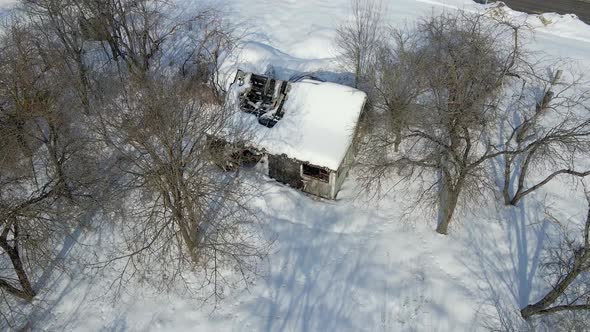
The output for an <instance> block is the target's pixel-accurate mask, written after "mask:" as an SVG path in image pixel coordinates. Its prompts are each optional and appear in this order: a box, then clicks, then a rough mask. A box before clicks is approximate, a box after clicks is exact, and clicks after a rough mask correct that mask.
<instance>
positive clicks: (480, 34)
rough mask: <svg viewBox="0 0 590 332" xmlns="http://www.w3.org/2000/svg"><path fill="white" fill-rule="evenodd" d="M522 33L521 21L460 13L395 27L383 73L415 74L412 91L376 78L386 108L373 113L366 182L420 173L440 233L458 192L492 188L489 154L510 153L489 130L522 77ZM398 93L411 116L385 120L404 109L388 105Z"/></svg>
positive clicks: (466, 193)
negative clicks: (512, 82)
mask: <svg viewBox="0 0 590 332" xmlns="http://www.w3.org/2000/svg"><path fill="white" fill-rule="evenodd" d="M519 33H521V31H520V27H515V26H514V25H510V24H506V23H505V22H504V21H502V20H492V19H489V18H488V17H487V16H485V15H479V14H477V15H476V14H468V13H464V12H459V13H457V14H441V15H438V16H434V17H430V18H427V19H425V20H423V21H421V22H420V23H419V24H418V25H417V27H416V29H415V30H413V31H410V32H409V33H404V32H399V33H397V34H394V36H397V37H396V41H395V42H394V43H392V45H393V46H392V48H393V50H394V51H393V52H391V51H390V52H389V54H394V55H395V56H394V57H393V59H394V65H393V66H392V67H393V68H394V70H393V71H390V72H389V73H385V74H383V75H385V77H394V78H395V77H404V78H405V77H407V78H410V81H409V82H410V83H409V87H408V89H409V91H405V90H404V89H403V88H399V87H398V88H394V89H393V91H392V89H389V90H386V88H387V87H388V85H389V84H384V85H382V86H381V84H383V83H387V81H386V80H379V81H376V83H377V84H376V85H377V87H378V88H379V87H380V89H376V90H378V91H379V90H380V91H383V92H384V93H382V94H383V96H384V97H383V98H381V103H382V104H383V105H385V107H384V109H385V111H383V110H377V112H375V113H374V114H373V118H374V119H373V121H372V122H371V123H372V127H373V131H372V133H371V134H369V135H368V137H367V139H366V142H365V144H364V146H365V148H364V149H363V150H364V152H362V153H361V158H360V163H361V164H362V166H363V173H362V175H361V180H362V182H363V183H364V185H365V188H367V189H369V190H370V189H371V188H380V186H381V181H382V180H383V179H386V178H388V177H389V176H390V174H391V173H392V172H398V173H399V174H401V175H403V177H404V178H405V179H406V180H410V179H414V180H420V181H421V182H423V183H425V184H426V186H425V188H426V189H425V192H424V193H423V194H422V195H421V196H420V199H425V198H428V197H430V198H432V199H433V200H435V201H436V202H437V204H438V207H439V223H438V227H437V232H439V233H441V234H447V232H448V226H449V224H450V222H451V220H452V219H453V214H454V212H455V209H456V207H457V204H458V202H459V199H460V197H462V196H463V197H465V198H468V197H469V198H477V197H480V196H481V195H482V190H484V189H485V188H486V187H488V181H489V180H488V179H489V176H488V174H487V169H486V167H484V165H485V163H486V161H489V160H491V159H493V158H496V157H498V156H500V155H502V154H506V153H508V152H506V151H501V149H499V148H497V147H496V146H497V144H496V142H494V140H493V139H492V136H491V134H492V133H493V132H494V130H495V128H496V126H497V125H498V121H500V119H501V116H500V115H501V114H500V109H499V106H498V105H499V103H500V102H499V101H500V99H501V98H502V93H503V88H502V87H503V84H505V82H506V81H507V80H509V79H510V78H511V77H514V76H518V68H519V66H520V65H521V64H522V63H521V62H522V61H523V54H522V52H521V51H520V49H521V45H520V41H519V39H518V38H516V37H513V36H514V34H519ZM399 55H403V56H399ZM398 58H399V59H398ZM400 71H401V73H400ZM394 82H395V80H394ZM394 84H395V83H394ZM396 89H397V90H398V91H396ZM400 97H401V98H400ZM396 99H397V100H398V105H401V109H405V110H406V111H405V114H411V117H407V118H406V117H401V119H400V120H397V122H396V121H389V120H388V119H387V118H388V117H396V116H398V115H397V114H396V113H395V112H393V113H392V112H391V111H388V109H389V108H388V107H387V102H389V100H396ZM400 101H401V102H400ZM376 103H379V100H377V101H376ZM400 124H401V125H402V126H403V133H404V134H403V138H404V141H403V143H402V142H401V139H400V131H401V130H400V127H399V125H400ZM400 143H401V146H400ZM398 147H401V149H400V152H398V153H395V150H396V149H397V148H398ZM392 148H393V149H392ZM432 194H434V195H435V196H433V195H432Z"/></svg>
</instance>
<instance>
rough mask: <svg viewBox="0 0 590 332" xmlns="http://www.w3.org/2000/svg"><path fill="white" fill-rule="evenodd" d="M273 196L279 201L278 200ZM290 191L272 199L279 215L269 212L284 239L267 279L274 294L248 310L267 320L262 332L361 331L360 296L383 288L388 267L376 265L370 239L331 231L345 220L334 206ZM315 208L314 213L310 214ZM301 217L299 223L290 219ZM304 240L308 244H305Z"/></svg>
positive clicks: (272, 224)
mask: <svg viewBox="0 0 590 332" xmlns="http://www.w3.org/2000/svg"><path fill="white" fill-rule="evenodd" d="M273 196H274V197H273ZM302 196H305V195H304V194H301V193H299V192H297V191H294V190H291V189H286V188H285V190H282V191H280V192H279V193H276V194H272V195H269V197H268V198H269V199H271V200H272V199H281V200H282V202H283V204H281V205H280V209H278V208H272V207H269V208H268V209H266V211H265V212H264V213H265V216H264V218H267V219H268V220H271V221H270V224H271V225H270V227H271V229H272V230H273V231H274V232H275V233H277V234H280V236H281V238H279V239H277V242H279V243H280V248H278V250H279V251H280V252H279V253H278V254H277V255H276V258H275V259H278V260H279V261H278V262H276V261H275V262H273V263H272V264H271V270H270V271H269V275H268V276H267V277H266V278H265V284H266V287H265V288H266V289H268V291H269V293H268V294H267V295H266V296H264V297H261V298H258V299H257V300H256V301H254V302H253V303H250V304H248V305H247V306H248V308H247V310H248V311H249V312H252V313H254V315H255V316H258V317H263V319H264V321H265V323H264V325H263V326H262V330H263V331H291V330H298V331H341V330H362V329H365V328H366V326H362V325H359V324H361V323H362V322H358V321H354V320H353V317H356V316H357V314H356V313H357V312H358V311H357V310H358V307H359V305H360V304H359V303H358V302H357V300H358V298H359V295H360V294H359V293H362V292H363V291H365V290H369V289H371V288H372V287H374V285H375V284H377V285H378V284H383V283H384V280H385V278H386V275H387V272H386V270H385V268H386V267H385V266H381V265H378V264H376V263H374V260H372V259H371V257H374V256H375V255H376V254H377V253H376V252H375V250H376V249H375V247H374V246H371V245H370V243H367V242H368V239H359V240H358V241H355V240H356V239H357V238H356V236H357V235H355V234H351V233H347V231H346V230H344V231H341V230H335V229H332V227H333V226H334V225H335V224H336V223H338V224H341V223H342V220H346V219H347V216H346V215H344V213H345V212H336V211H337V210H335V209H333V208H332V206H331V203H329V202H323V201H320V202H312V204H310V202H309V201H307V199H308V198H306V197H302ZM310 207H313V208H314V211H310ZM292 215H297V216H298V219H297V220H290V219H289V218H288V217H283V216H292ZM301 237H304V238H305V240H304V241H302V240H301Z"/></svg>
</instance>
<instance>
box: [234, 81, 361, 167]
mask: <svg viewBox="0 0 590 332" xmlns="http://www.w3.org/2000/svg"><path fill="white" fill-rule="evenodd" d="M243 89H244V87H239V86H238V84H234V85H232V88H231V90H232V91H231V92H233V93H230V96H232V98H238V96H239V94H240V92H241V91H243ZM366 99H367V95H366V94H365V93H364V92H362V91H360V90H357V89H354V88H351V87H348V86H345V85H340V84H336V83H329V82H321V81H316V80H312V79H304V80H301V81H298V82H290V89H289V90H288V93H287V99H286V101H285V103H284V105H283V110H284V115H283V117H282V119H281V120H279V121H278V122H277V123H276V124H275V125H274V127H272V128H268V127H266V126H264V125H261V124H258V123H256V125H255V126H254V127H253V128H254V133H253V138H252V141H251V142H250V144H251V145H252V146H253V147H255V148H258V149H261V150H264V151H266V152H267V153H270V154H274V155H280V154H286V155H287V156H288V157H290V158H294V159H297V160H300V161H303V162H307V163H309V164H312V165H315V166H320V167H325V168H329V169H331V170H337V169H338V167H339V166H340V164H341V163H342V160H343V159H344V156H345V154H346V152H347V150H348V148H349V146H350V145H351V143H352V139H353V135H354V130H355V128H356V125H357V122H358V119H359V117H360V113H361V111H362V109H363V106H364V104H365V101H366ZM238 113H241V114H240V115H239V116H240V117H246V119H244V118H243V119H242V120H247V121H249V122H250V121H254V122H256V121H257V119H256V116H255V115H253V114H248V113H245V112H238Z"/></svg>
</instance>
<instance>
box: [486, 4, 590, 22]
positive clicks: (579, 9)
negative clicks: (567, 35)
mask: <svg viewBox="0 0 590 332" xmlns="http://www.w3.org/2000/svg"><path fill="white" fill-rule="evenodd" d="M476 2H478V3H485V2H486V0H476ZM492 2H497V1H493V0H489V1H488V3H492ZM502 2H504V3H505V4H506V5H508V7H510V8H512V9H514V10H518V11H521V12H526V13H529V14H543V13H559V14H575V15H577V16H578V17H579V18H580V20H582V21H583V22H584V23H586V24H590V1H587V0H503V1H502Z"/></svg>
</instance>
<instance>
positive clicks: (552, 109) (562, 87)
mask: <svg viewBox="0 0 590 332" xmlns="http://www.w3.org/2000/svg"><path fill="white" fill-rule="evenodd" d="M566 74H568V76H570V77H565V78H564V77H562V76H563V75H564V73H563V70H561V69H558V70H553V71H552V72H551V73H550V74H549V75H550V77H549V78H543V77H542V76H541V75H537V74H533V75H526V76H525V75H523V76H522V77H521V78H522V86H520V87H519V90H520V91H519V92H517V93H515V99H516V100H515V101H514V103H513V105H512V109H513V111H514V113H513V116H512V119H511V120H510V121H509V123H510V125H511V128H512V130H511V131H510V135H509V136H508V137H507V139H506V142H505V147H506V149H507V151H520V152H519V153H515V154H508V155H506V156H505V160H504V184H503V189H502V194H503V198H504V203H505V204H507V205H508V204H510V205H516V204H517V203H518V202H519V201H520V200H521V199H522V198H523V197H525V196H526V195H528V194H530V193H532V192H534V191H535V190H537V189H539V188H541V187H542V186H544V185H545V184H547V183H548V182H550V181H551V180H553V179H554V178H556V177H557V176H559V175H564V174H566V175H572V176H576V177H585V176H588V175H590V171H588V170H579V166H577V164H579V163H580V159H581V158H583V157H585V156H586V155H587V154H588V152H590V118H589V117H588V111H589V110H590V109H589V108H588V106H586V105H587V103H588V101H589V98H590V94H589V93H588V91H587V90H585V89H584V82H582V81H581V78H579V77H571V76H573V75H572V74H571V72H569V71H568V72H567V73H566ZM547 170H549V173H547ZM531 173H533V174H537V173H541V174H543V177H542V178H541V180H538V181H537V182H534V183H532V184H528V183H527V179H529V178H530V177H531ZM513 179H516V181H514V180H513ZM513 182H516V188H513V184H512V183H513Z"/></svg>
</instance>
